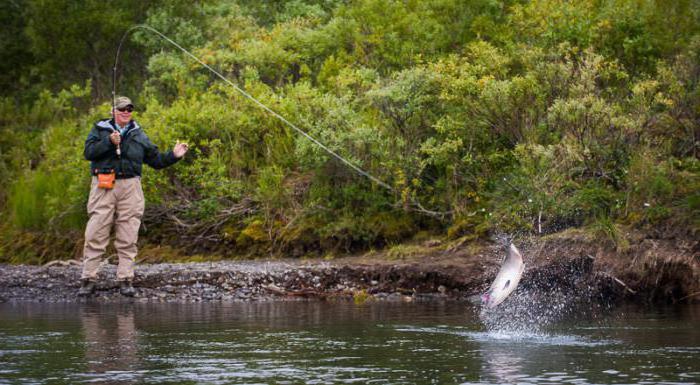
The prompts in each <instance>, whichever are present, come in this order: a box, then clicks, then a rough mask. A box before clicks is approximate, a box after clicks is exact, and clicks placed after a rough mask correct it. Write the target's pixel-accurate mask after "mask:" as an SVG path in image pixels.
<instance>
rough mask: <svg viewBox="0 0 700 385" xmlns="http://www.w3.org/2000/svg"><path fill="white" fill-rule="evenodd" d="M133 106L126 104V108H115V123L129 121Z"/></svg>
mask: <svg viewBox="0 0 700 385" xmlns="http://www.w3.org/2000/svg"><path fill="white" fill-rule="evenodd" d="M133 109H134V107H133V106H127V107H126V108H117V109H116V110H114V119H115V120H116V121H117V124H118V125H120V126H124V125H126V124H127V123H129V122H130V121H131V112H132V111H133Z"/></svg>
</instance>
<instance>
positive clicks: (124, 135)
mask: <svg viewBox="0 0 700 385" xmlns="http://www.w3.org/2000/svg"><path fill="white" fill-rule="evenodd" d="M133 110H134V105H133V103H131V100H130V99H129V98H127V97H124V96H122V97H119V98H117V99H116V100H115V101H114V105H113V109H112V117H113V118H112V119H103V120H100V121H98V122H97V123H95V125H94V127H93V128H92V131H90V134H89V135H88V137H87V140H86V141H85V151H84V154H85V159H87V160H89V161H90V162H91V163H90V172H91V174H92V175H93V177H92V184H91V186H90V197H89V199H88V203H87V211H88V216H89V219H88V223H87V226H86V228H85V245H84V248H83V273H82V275H81V286H80V290H79V291H78V295H79V296H82V297H84V296H89V295H91V294H92V293H93V292H94V291H95V281H96V279H97V273H98V271H99V268H100V266H101V265H102V259H103V256H104V254H105V250H106V249H107V244H108V243H109V236H110V232H111V230H112V225H114V228H115V241H114V247H115V248H116V250H117V255H118V257H119V265H118V267H117V281H119V283H120V284H119V291H120V292H121V294H122V295H124V296H128V297H133V296H134V295H135V294H136V290H135V289H134V286H133V278H134V261H135V259H136V252H137V249H136V241H137V239H138V231H139V227H140V226H141V216H142V215H143V210H144V196H143V190H142V189H141V168H142V164H143V163H146V164H147V165H149V166H151V167H153V168H155V169H161V168H165V167H168V166H170V165H173V164H175V163H176V162H177V161H178V160H180V159H182V157H183V156H185V154H186V153H187V149H188V146H187V144H186V143H180V142H179V141H178V142H177V143H176V144H175V147H174V148H173V150H172V151H168V152H167V153H163V152H159V151H158V147H156V146H155V145H154V144H153V143H151V141H150V140H149V139H148V137H147V136H146V134H145V133H144V132H143V130H142V129H141V127H140V126H139V125H138V124H137V123H136V122H135V121H134V120H133V119H131V113H132V112H133Z"/></svg>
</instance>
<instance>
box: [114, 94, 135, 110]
mask: <svg viewBox="0 0 700 385" xmlns="http://www.w3.org/2000/svg"><path fill="white" fill-rule="evenodd" d="M127 106H131V107H134V103H131V99H129V98H127V97H126V96H120V97H118V98H117V100H115V102H114V107H116V108H117V109H119V108H126V107H127Z"/></svg>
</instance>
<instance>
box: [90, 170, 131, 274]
mask: <svg viewBox="0 0 700 385" xmlns="http://www.w3.org/2000/svg"><path fill="white" fill-rule="evenodd" d="M143 210H144V197H143V190H142V189H141V178H140V177H134V178H128V179H117V180H116V181H115V183H114V188H113V189H102V188H98V187H97V177H93V178H92V184H91V186H90V198H89V199H88V204H87V212H88V216H89V220H88V224H87V227H86V228H85V247H84V248H83V274H82V276H81V279H86V280H92V281H94V280H95V279H96V278H97V273H98V271H99V268H100V265H101V264H102V260H103V257H104V254H105V251H106V250H107V244H108V243H109V235H110V232H111V230H112V225H114V228H115V240H114V247H115V248H116V249H117V255H118V256H119V265H118V267H117V280H118V281H129V280H132V279H133V278H134V261H135V260H136V252H137V248H136V241H137V240H138V236H139V227H140V226H141V217H142V216H143Z"/></svg>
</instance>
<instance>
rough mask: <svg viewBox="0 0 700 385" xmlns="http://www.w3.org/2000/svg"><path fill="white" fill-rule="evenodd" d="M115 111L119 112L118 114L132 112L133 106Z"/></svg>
mask: <svg viewBox="0 0 700 385" xmlns="http://www.w3.org/2000/svg"><path fill="white" fill-rule="evenodd" d="M117 111H119V112H133V111H134V106H126V107H122V108H117Z"/></svg>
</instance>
